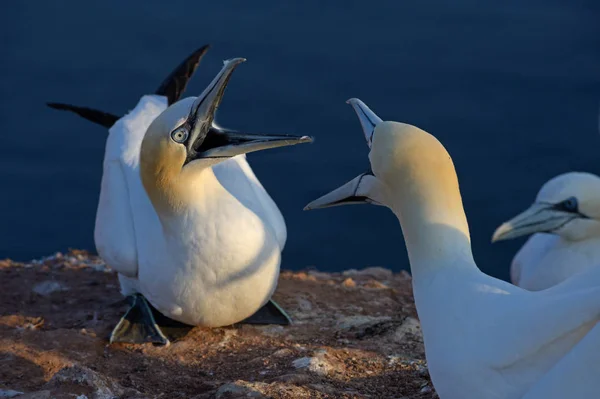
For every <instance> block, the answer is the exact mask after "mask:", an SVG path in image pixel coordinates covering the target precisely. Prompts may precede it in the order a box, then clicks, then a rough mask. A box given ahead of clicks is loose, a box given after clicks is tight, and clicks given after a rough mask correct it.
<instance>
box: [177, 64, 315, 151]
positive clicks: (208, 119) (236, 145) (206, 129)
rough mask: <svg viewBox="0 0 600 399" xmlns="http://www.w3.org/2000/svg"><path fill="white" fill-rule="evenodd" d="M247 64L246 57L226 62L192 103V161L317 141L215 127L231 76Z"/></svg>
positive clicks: (190, 140)
mask: <svg viewBox="0 0 600 399" xmlns="http://www.w3.org/2000/svg"><path fill="white" fill-rule="evenodd" d="M244 61H246V60H245V59H244V58H234V59H231V60H227V61H225V62H224V65H223V68H222V69H221V71H220V72H219V73H218V74H217V76H215V78H214V79H213V81H212V82H211V83H210V85H208V87H207V88H206V89H205V90H204V91H203V92H202V94H201V95H200V96H199V97H198V98H197V99H196V101H194V103H193V104H192V107H191V109H190V114H189V116H188V118H187V121H186V124H189V125H190V126H191V129H190V137H189V139H188V142H187V150H188V159H198V158H230V157H234V156H236V155H240V154H246V153H249V152H254V151H260V150H266V149H269V148H276V147H284V146H290V145H295V144H300V143H310V142H312V141H313V139H312V137H309V136H293V135H285V134H273V135H270V134H249V133H242V132H236V131H234V130H228V129H224V128H222V127H220V126H217V125H216V124H215V115H216V112H217V108H218V107H219V105H220V104H221V101H222V100H223V94H224V92H225V88H226V87H227V84H228V83H229V79H230V78H231V74H232V73H233V71H234V70H235V68H236V67H237V66H238V65H239V64H241V63H242V62H244Z"/></svg>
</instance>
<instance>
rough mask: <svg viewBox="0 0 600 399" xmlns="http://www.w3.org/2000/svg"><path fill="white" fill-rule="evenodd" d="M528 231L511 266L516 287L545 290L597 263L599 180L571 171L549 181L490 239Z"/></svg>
mask: <svg viewBox="0 0 600 399" xmlns="http://www.w3.org/2000/svg"><path fill="white" fill-rule="evenodd" d="M529 234H534V235H533V236H532V237H530V238H529V240H527V242H526V243H525V244H524V245H523V247H522V248H521V249H520V250H519V252H517V254H516V255H515V257H514V259H513V261H512V263H511V267H510V276H511V281H512V282H513V284H515V285H518V286H519V287H522V288H525V289H526V290H530V291H538V290H543V289H546V288H548V287H552V286H553V285H556V284H558V283H560V282H561V281H564V280H565V279H567V278H569V277H571V276H573V275H575V274H577V273H580V272H582V271H584V270H587V269H588V268H590V267H596V266H597V267H600V178H599V177H598V176H596V175H593V174H590V173H580V172H570V173H565V174H562V175H559V176H557V177H555V178H553V179H551V180H550V181H548V182H547V183H546V184H544V186H543V187H542V188H541V189H540V191H539V193H538V195H537V198H536V199H535V202H534V203H533V204H532V205H531V206H530V207H529V208H528V209H527V210H525V211H524V212H522V213H520V214H519V215H517V216H515V217H514V218H512V219H511V220H509V221H508V222H506V223H503V224H502V225H501V226H500V227H498V229H496V231H495V232H494V235H493V237H492V242H496V241H501V240H508V239H512V238H516V237H521V236H524V235H529Z"/></svg>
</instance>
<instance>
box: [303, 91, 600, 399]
mask: <svg viewBox="0 0 600 399" xmlns="http://www.w3.org/2000/svg"><path fill="white" fill-rule="evenodd" d="M349 103H350V104H351V105H352V106H353V107H354V109H355V111H356V112H357V114H358V116H359V118H360V121H361V124H362V126H363V130H364V134H365V136H366V139H367V143H368V145H369V147H370V153H369V160H370V164H371V168H370V169H369V170H368V171H367V172H365V173H363V174H361V175H359V176H357V177H356V178H354V179H353V180H351V181H350V182H348V183H346V184H344V185H343V186H342V187H340V188H338V189H336V190H334V191H332V192H331V193H329V194H326V195H324V196H323V197H321V198H319V199H317V200H315V201H313V202H311V203H310V204H308V205H307V206H306V208H305V209H316V208H322V207H327V206H336V205H343V204H348V203H364V202H370V203H375V204H379V205H384V206H387V207H388V208H390V209H391V210H392V211H393V212H394V214H395V215H396V216H397V218H398V220H399V222H400V225H401V227H402V232H403V234H404V239H405V243H406V246H407V249H408V255H409V261H410V267H411V271H412V275H413V289H414V297H415V303H416V307H417V312H418V314H419V318H420V321H421V325H422V330H423V335H424V341H425V352H426V357H427V362H428V366H429V371H430V374H431V378H432V381H433V384H434V386H435V388H436V391H437V392H438V394H439V396H440V398H441V399H470V398H472V399H490V398H497V399H500V398H502V399H513V398H514V399H517V398H519V399H521V398H525V399H542V398H544V399H549V398H557V399H558V398H567V397H572V398H575V397H577V398H579V397H594V396H583V395H587V394H590V393H594V394H597V393H598V392H600V378H599V377H600V369H599V368H598V365H600V350H599V349H600V327H598V326H596V324H597V322H598V321H599V320H600V286H599V284H598V283H599V282H600V271H598V270H597V269H591V270H590V273H582V275H585V276H584V277H582V278H579V279H576V278H574V279H570V280H569V281H566V282H565V283H563V284H559V285H557V286H555V287H552V288H550V289H548V290H545V291H542V292H530V291H526V290H524V289H522V288H519V287H516V286H514V285H512V284H510V283H508V282H505V281H502V280H498V279H496V278H493V277H490V276H488V275H486V274H484V273H482V272H481V271H480V270H479V268H478V267H477V265H476V264H475V261H474V259H473V255H472V252H471V242H470V236H469V227H468V224H467V219H466V216H465V212H464V209H463V205H462V199H461V195H460V190H459V186H458V178H457V175H456V172H455V169H454V165H453V162H452V159H451V157H450V155H449V154H448V152H447V151H446V149H445V148H444V147H443V146H442V144H441V143H440V142H439V141H438V140H437V139H436V138H435V137H434V136H432V135H430V134H429V133H427V132H425V131H423V130H421V129H419V128H417V127H415V126H411V125H408V124H404V123H398V122H383V121H382V120H381V119H380V118H379V117H377V115H376V114H375V113H373V111H371V110H370V109H369V108H368V107H367V106H366V105H365V104H364V103H363V102H361V101H360V100H358V99H351V100H349ZM576 280H578V281H576ZM586 334H587V335H586Z"/></svg>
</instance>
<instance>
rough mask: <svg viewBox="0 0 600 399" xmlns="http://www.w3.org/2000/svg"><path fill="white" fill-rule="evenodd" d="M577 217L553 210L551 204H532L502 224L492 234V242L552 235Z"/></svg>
mask: <svg viewBox="0 0 600 399" xmlns="http://www.w3.org/2000/svg"><path fill="white" fill-rule="evenodd" d="M577 217H578V215H577V214H573V213H570V212H561V211H559V210H556V209H554V208H553V205H552V204H540V203H534V204H533V205H531V207H529V209H527V210H526V211H524V212H522V213H520V214H518V215H517V216H515V217H514V218H512V219H511V220H509V221H508V222H505V223H502V225H500V227H498V228H497V229H496V231H495V232H494V235H493V236H492V242H496V241H502V240H510V239H512V238H517V237H521V236H525V235H528V234H533V233H552V232H554V231H556V230H558V229H559V228H561V227H563V226H564V225H565V224H567V223H569V222H570V221H571V220H573V219H576V218H577Z"/></svg>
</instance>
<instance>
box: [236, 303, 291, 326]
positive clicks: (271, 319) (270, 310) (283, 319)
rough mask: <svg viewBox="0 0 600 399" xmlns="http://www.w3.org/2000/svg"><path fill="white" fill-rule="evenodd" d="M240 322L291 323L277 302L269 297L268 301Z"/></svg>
mask: <svg viewBox="0 0 600 399" xmlns="http://www.w3.org/2000/svg"><path fill="white" fill-rule="evenodd" d="M240 324H279V325H282V326H287V325H290V324H292V319H291V318H290V316H288V314H287V313H286V312H285V310H283V309H282V308H281V306H279V305H278V304H277V302H275V301H274V300H272V299H270V300H269V302H267V303H266V304H265V305H264V306H263V307H262V308H260V309H258V310H257V311H256V313H254V314H253V315H252V316H250V317H248V318H247V319H245V320H242V321H240Z"/></svg>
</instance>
